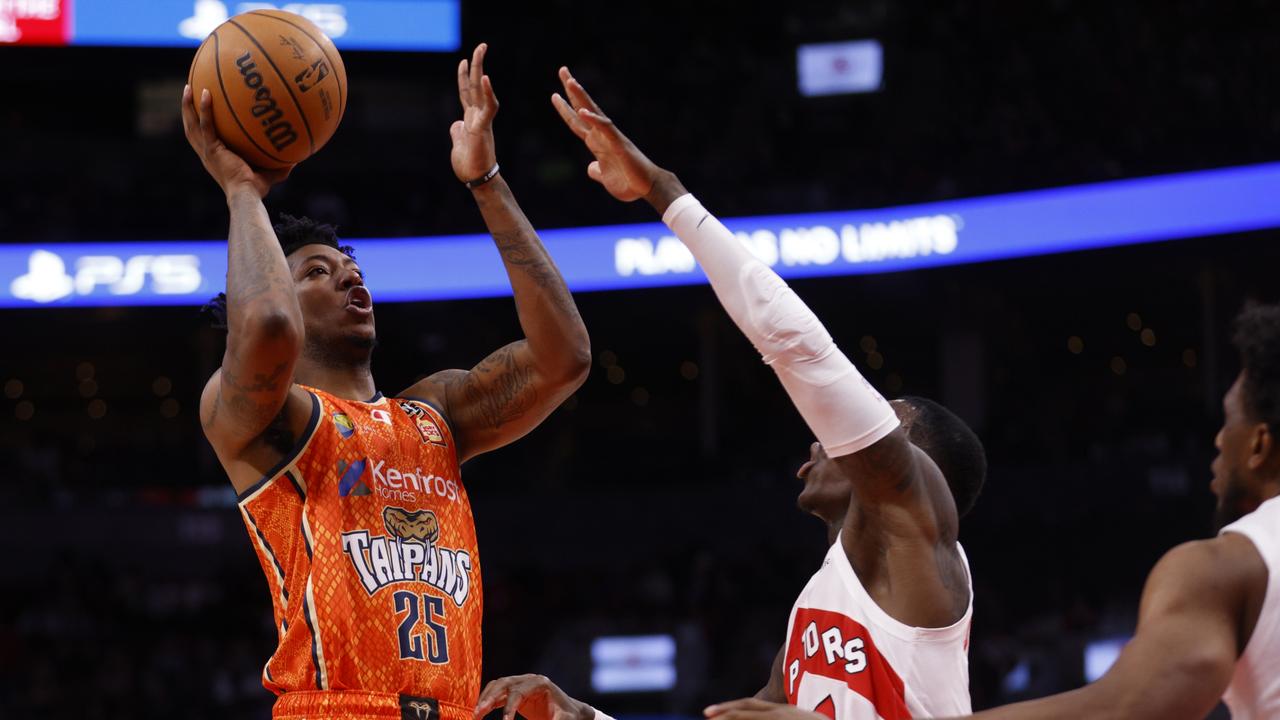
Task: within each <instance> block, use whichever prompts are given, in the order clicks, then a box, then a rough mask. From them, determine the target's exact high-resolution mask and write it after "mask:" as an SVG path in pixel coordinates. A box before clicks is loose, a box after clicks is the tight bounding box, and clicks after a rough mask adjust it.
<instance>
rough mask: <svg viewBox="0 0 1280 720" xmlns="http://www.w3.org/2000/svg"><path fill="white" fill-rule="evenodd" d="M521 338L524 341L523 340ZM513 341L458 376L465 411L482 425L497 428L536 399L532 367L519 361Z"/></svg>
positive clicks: (532, 404) (520, 413)
mask: <svg viewBox="0 0 1280 720" xmlns="http://www.w3.org/2000/svg"><path fill="white" fill-rule="evenodd" d="M522 342H523V341H522ZM519 344H520V343H512V344H511V345H508V346H506V347H504V348H502V349H501V350H498V351H497V352H495V353H494V354H492V355H490V356H489V357H487V358H485V359H484V360H483V361H482V362H481V363H480V364H479V365H477V366H476V367H475V369H473V370H472V371H471V372H470V373H467V374H466V375H465V376H460V377H459V380H460V381H461V386H462V387H461V390H462V394H463V398H464V399H465V400H466V403H467V408H468V409H469V410H470V413H468V414H474V415H475V417H476V418H477V419H478V420H480V422H481V424H482V426H484V427H487V428H490V429H493V430H497V429H499V428H501V427H502V426H503V425H505V424H507V423H509V422H511V421H512V420H515V419H517V418H519V417H520V416H522V415H524V414H525V413H526V412H528V411H529V410H530V409H532V408H533V406H534V405H535V404H536V403H537V400H538V392H537V389H536V388H535V387H534V383H533V368H532V367H529V366H526V365H523V364H521V363H520V362H519V361H518V360H517V358H516V353H515V350H516V347H517V346H518V345H519Z"/></svg>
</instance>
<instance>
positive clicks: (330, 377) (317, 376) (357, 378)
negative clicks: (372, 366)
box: [293, 356, 378, 402]
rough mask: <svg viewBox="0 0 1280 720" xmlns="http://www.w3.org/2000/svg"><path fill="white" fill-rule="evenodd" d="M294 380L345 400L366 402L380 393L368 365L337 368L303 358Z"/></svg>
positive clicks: (294, 373) (300, 359) (299, 362)
mask: <svg viewBox="0 0 1280 720" xmlns="http://www.w3.org/2000/svg"><path fill="white" fill-rule="evenodd" d="M293 378H294V381H295V382H298V383H301V384H303V385H309V386H311V387H314V388H320V389H321V390H324V391H325V392H327V393H329V394H331V395H336V396H337V397H340V398H343V399H345V400H358V401H360V402H364V401H366V400H368V399H370V398H372V397H373V396H374V395H376V394H377V393H378V386H377V384H376V383H374V382H373V373H372V372H370V371H369V365H368V364H367V363H364V364H357V365H349V366H335V365H330V364H327V363H318V362H316V361H315V360H312V359H310V358H307V357H305V356H303V357H300V358H298V365H297V367H295V368H294V371H293Z"/></svg>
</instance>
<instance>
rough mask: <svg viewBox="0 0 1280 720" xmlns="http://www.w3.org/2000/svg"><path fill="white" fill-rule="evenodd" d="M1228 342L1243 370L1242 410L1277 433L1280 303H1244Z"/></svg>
mask: <svg viewBox="0 0 1280 720" xmlns="http://www.w3.org/2000/svg"><path fill="white" fill-rule="evenodd" d="M1232 343H1233V344H1234V345H1235V346H1236V349H1237V350H1239V351H1240V365H1241V367H1242V368H1243V369H1244V407H1245V410H1247V411H1248V412H1249V413H1250V414H1251V415H1253V417H1254V418H1256V419H1258V420H1261V421H1262V422H1265V423H1266V424H1267V426H1268V427H1270V428H1271V434H1273V435H1277V436H1280V305H1262V304H1250V305H1247V306H1245V308H1244V310H1241V311H1240V314H1239V315H1237V316H1236V320H1235V335H1234V337H1232Z"/></svg>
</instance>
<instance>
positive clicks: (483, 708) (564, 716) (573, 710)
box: [474, 675, 595, 720]
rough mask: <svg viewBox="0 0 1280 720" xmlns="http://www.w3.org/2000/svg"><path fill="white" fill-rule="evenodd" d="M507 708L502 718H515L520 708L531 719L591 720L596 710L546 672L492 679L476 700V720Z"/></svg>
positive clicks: (521, 712) (506, 719)
mask: <svg viewBox="0 0 1280 720" xmlns="http://www.w3.org/2000/svg"><path fill="white" fill-rule="evenodd" d="M495 708H504V710H503V712H502V718H503V720H513V719H514V718H515V716H516V712H517V711H518V712H519V713H520V714H521V715H523V716H524V717H526V718H528V720H592V718H594V717H595V710H593V709H592V708H591V706H590V705H588V704H586V703H584V702H580V701H578V700H574V699H573V698H571V697H569V696H568V695H565V694H564V691H563V690H561V689H560V688H559V687H557V686H556V684H555V683H553V682H551V681H550V680H549V679H547V678H546V677H545V676H543V675H512V676H510V677H504V678H498V679H497V680H491V681H489V684H488V685H485V686H484V691H483V692H481V693H480V700H479V701H478V702H477V703H476V710H475V713H474V716H475V719H476V720H480V718H482V717H484V716H485V715H488V714H489V712H490V711H492V710H494V709H495Z"/></svg>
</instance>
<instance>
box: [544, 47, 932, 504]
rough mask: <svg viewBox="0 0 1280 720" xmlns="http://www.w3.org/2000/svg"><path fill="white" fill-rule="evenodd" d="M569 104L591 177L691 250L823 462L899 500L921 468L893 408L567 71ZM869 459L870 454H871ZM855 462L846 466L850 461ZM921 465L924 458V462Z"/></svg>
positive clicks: (563, 73)
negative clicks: (644, 208)
mask: <svg viewBox="0 0 1280 720" xmlns="http://www.w3.org/2000/svg"><path fill="white" fill-rule="evenodd" d="M560 79H561V81H562V82H563V84H564V88H565V93H566V95H567V96H568V99H567V100H566V99H565V98H564V97H561V96H560V95H558V94H557V95H554V96H553V97H552V104H554V105H555V107H556V110H557V111H558V112H559V113H560V116H561V118H563V119H564V121H565V123H566V124H567V125H568V126H569V129H570V130H572V131H573V133H574V134H575V135H577V136H578V137H579V138H580V139H581V140H582V141H583V142H584V143H585V144H586V146H587V148H588V149H589V150H590V151H591V153H592V154H593V155H594V156H595V161H594V162H592V163H591V164H590V165H589V166H588V168H587V174H588V175H589V176H590V177H591V179H593V180H595V181H596V182H599V183H600V184H601V185H603V186H604V187H605V189H606V190H608V191H609V193H610V194H611V195H613V196H614V197H615V198H617V199H619V200H623V201H628V202H629V201H632V200H636V199H639V198H645V199H646V200H647V201H648V202H649V203H650V204H652V205H653V207H654V209H655V210H657V211H658V212H659V213H661V214H662V218H663V221H664V222H666V224H667V225H668V226H669V227H670V228H671V229H672V230H673V231H674V232H675V233H676V235H677V236H679V238H680V239H681V240H682V241H683V242H684V243H685V245H686V246H688V248H689V250H690V251H691V252H692V253H693V256H694V257H695V258H696V259H697V261H698V264H699V265H700V266H701V267H702V269H703V271H704V272H706V274H707V278H708V279H709V280H710V281H711V287H712V288H713V289H714V290H715V293H716V297H717V298H719V300H720V304H721V305H723V306H724V309H725V310H726V311H727V312H728V313H729V316H730V317H731V318H732V319H733V321H734V323H736V324H737V326H738V328H739V329H741V330H742V332H743V334H744V335H746V336H747V338H748V339H749V340H750V341H751V343H752V344H753V345H755V347H756V350H758V351H759V352H760V354H761V356H762V357H763V358H764V361H765V363H767V364H768V365H769V366H770V367H772V368H773V369H774V371H775V372H776V373H777V375H778V379H779V380H781V381H782V385H783V387H784V388H786V391H787V394H788V395H790V396H791V400H792V402H793V403H795V406H796V408H797V409H798V410H799V411H800V414H801V416H803V417H804V420H805V422H806V423H808V425H809V428H810V429H811V430H813V433H814V435H815V436H817V438H818V440H819V442H821V443H822V446H823V448H824V450H825V451H826V453H827V454H828V455H830V456H832V457H833V458H837V459H838V461H839V462H841V463H853V464H856V465H857V466H858V472H857V473H856V476H857V477H858V482H857V483H856V488H855V491H856V492H858V493H859V494H860V496H862V497H863V498H864V499H865V500H871V501H875V500H877V499H889V500H892V499H894V498H895V497H896V496H897V495H900V494H901V493H902V492H903V491H904V486H909V483H904V482H903V479H904V478H911V477H913V476H914V475H915V474H916V473H917V472H918V471H919V470H920V466H921V465H922V464H925V463H927V458H925V457H924V455H923V453H921V452H918V451H916V450H915V449H914V448H913V446H912V445H911V443H910V442H909V441H908V440H907V438H906V435H905V433H903V432H901V431H897V428H898V426H899V422H898V417H897V415H896V414H895V413H894V411H893V409H892V408H891V407H890V406H889V403H887V402H886V401H885V399H884V398H883V397H882V396H881V395H880V393H878V392H876V390H875V389H874V388H872V387H871V385H870V384H869V383H868V382H867V381H866V380H865V379H864V378H863V377H862V375H861V374H860V373H858V371H857V369H856V368H854V366H853V363H851V362H850V361H849V359H848V358H847V357H845V355H844V353H843V352H841V351H840V349H839V348H838V347H836V345H835V343H834V342H833V341H832V339H831V336H830V335H829V334H828V333H827V331H826V329H825V328H824V327H823V326H822V323H821V322H819V321H818V318H817V317H816V316H815V315H814V314H813V312H812V311H810V310H809V308H808V307H807V306H806V305H805V304H804V303H803V302H802V301H801V300H800V298H798V297H797V296H796V294H795V293H794V292H793V291H792V290H791V288H790V287H788V286H787V284H786V283H785V282H784V281H783V280H782V278H780V277H778V275H777V273H775V272H774V271H773V270H772V269H771V268H769V267H768V266H767V265H765V264H764V263H762V262H761V261H760V260H759V259H758V258H756V257H755V256H754V255H753V254H751V252H750V251H749V250H747V248H746V247H745V246H744V245H743V244H742V243H741V242H739V241H738V240H737V239H736V238H735V237H734V235H733V233H731V232H729V230H728V229H727V228H726V227H725V226H724V225H723V224H721V223H720V221H719V220H717V219H716V218H715V217H714V216H713V215H711V213H709V212H707V210H706V209H704V208H703V207H702V205H701V204H700V203H699V202H698V201H697V199H696V198H694V197H693V195H690V194H689V193H688V191H687V190H685V188H684V186H683V185H681V184H680V180H679V179H678V178H677V177H676V176H675V175H674V174H673V173H671V172H669V171H667V170H664V169H662V168H660V167H658V166H657V165H655V164H654V163H653V162H652V161H651V160H649V158H647V157H646V156H645V155H644V153H642V152H640V150H639V149H638V148H636V146H635V144H634V143H632V142H631V140H629V139H628V138H627V137H626V136H625V135H623V134H622V133H621V132H620V131H619V130H618V128H617V127H616V126H615V125H614V124H613V122H612V121H611V120H609V118H607V117H606V116H605V115H604V113H603V111H601V109H600V107H599V106H598V105H596V103H595V102H594V101H593V100H592V99H591V97H590V96H589V95H588V94H587V92H586V90H585V89H584V88H583V87H582V85H581V84H580V83H578V81H577V80H575V79H574V78H573V77H572V75H570V73H569V71H568V69H567V68H561V69H560ZM864 451H865V452H864ZM845 458H848V459H845ZM921 458H924V460H923V461H922V460H921Z"/></svg>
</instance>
